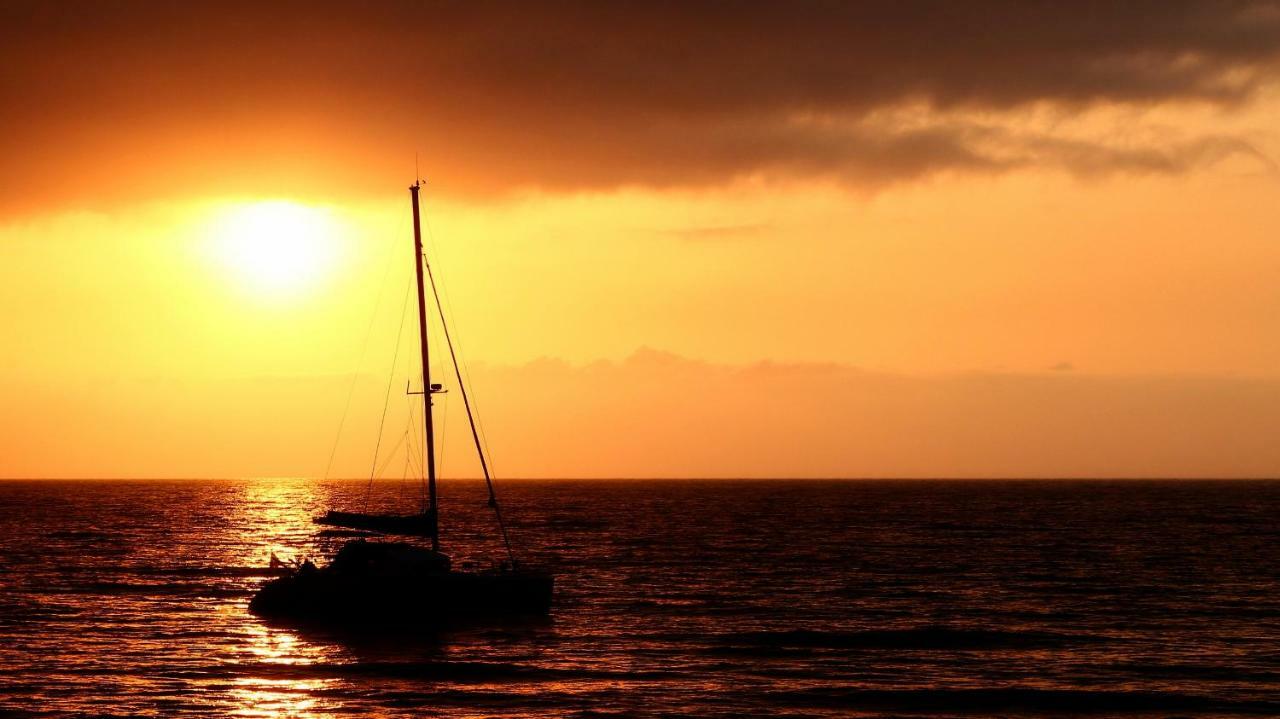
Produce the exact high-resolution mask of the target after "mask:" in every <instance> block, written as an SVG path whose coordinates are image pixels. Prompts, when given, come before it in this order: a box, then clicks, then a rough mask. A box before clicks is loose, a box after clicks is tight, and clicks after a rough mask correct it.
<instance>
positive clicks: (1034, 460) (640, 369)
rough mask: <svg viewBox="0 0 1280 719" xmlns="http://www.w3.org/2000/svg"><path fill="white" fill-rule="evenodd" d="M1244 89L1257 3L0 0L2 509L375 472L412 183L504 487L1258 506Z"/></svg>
mask: <svg viewBox="0 0 1280 719" xmlns="http://www.w3.org/2000/svg"><path fill="white" fill-rule="evenodd" d="M1277 79H1280V4H1277V3H1274V2H1150V3H1143V2H1139V3H1126V4H1123V5H1120V4H1116V3H1089V2H1085V3H1045V4H1040V3H1026V2H976V3H910V2H907V3H903V2H885V3H878V2H864V3H843V4H841V3H816V2H815V3H750V2H747V3H733V4H722V3H711V2H707V3H646V4H635V5H627V6H619V5H603V4H593V3H539V4H536V5H535V4H533V3H527V4H525V3H498V4H468V3H433V2H382V3H373V4H371V7H369V8H365V7H361V8H359V9H358V10H357V9H355V8H354V6H348V5H347V4H340V3H326V2H309V3H272V4H270V5H269V7H261V6H260V4H259V3H247V2H246V3H237V2H228V3H187V4H172V3H159V2H94V3H73V4H70V5H67V4H55V3H44V2H7V3H4V4H3V5H2V6H0V107H3V111H2V112H0V158H3V166H2V168H3V172H0V313H2V314H0V317H3V324H0V347H3V350H2V351H0V397H3V400H4V402H3V407H4V412H3V414H0V432H2V433H3V436H4V437H5V451H4V452H3V453H2V454H0V477H100V476H101V477H130V476H143V477H213V476H218V477H221V476H286V475H287V476H324V475H326V474H328V475H330V476H368V474H369V472H370V465H371V464H373V463H374V462H373V453H374V445H375V439H374V437H375V435H376V431H377V425H378V420H379V417H380V415H381V412H382V408H383V403H384V399H385V398H386V397H387V396H388V390H387V388H388V386H390V387H391V391H390V403H389V404H388V414H387V422H386V427H388V428H389V429H387V430H386V432H385V433H384V445H383V447H382V449H381V451H380V454H379V457H378V459H377V462H376V463H377V465H379V467H378V469H377V472H378V474H379V476H385V477H389V478H397V477H400V476H402V474H403V473H404V472H405V471H407V470H406V469H405V467H404V463H405V461H406V456H407V453H406V448H407V447H411V446H412V441H413V440H412V437H409V438H407V439H406V438H405V436H404V429H405V427H406V426H412V423H411V417H410V416H409V414H408V413H409V408H410V398H406V397H405V396H404V394H403V392H404V386H405V383H406V382H407V381H410V379H411V375H412V374H413V372H412V368H411V363H410V361H409V360H410V359H411V357H412V354H413V352H412V347H413V342H414V337H413V335H412V333H411V331H412V329H413V326H412V324H411V323H409V322H405V323H403V325H402V322H401V320H402V317H403V315H402V308H403V306H404V301H405V297H406V290H407V288H408V287H409V283H410V281H411V278H412V265H411V254H412V250H411V247H412V244H411V242H412V235H411V230H410V221H409V213H408V193H407V191H406V189H405V188H406V187H407V185H408V184H409V183H410V182H412V180H413V179H414V176H415V157H416V162H417V167H418V172H420V173H421V175H422V176H423V177H424V178H425V180H426V183H427V186H426V190H425V191H424V199H425V217H426V220H427V223H428V230H429V232H428V236H427V251H428V253H429V255H430V257H431V260H432V264H433V267H434V268H435V269H436V271H437V273H438V274H439V276H440V279H441V280H443V282H444V285H445V289H446V290H447V298H446V300H447V301H446V309H447V310H448V311H449V312H450V314H451V316H452V318H453V320H454V321H455V328H456V331H457V333H458V337H457V338H458V339H459V340H460V341H461V345H462V350H463V354H464V356H465V358H466V360H467V363H468V366H469V368H470V374H471V380H472V385H473V388H474V392H475V396H476V400H477V401H478V404H479V406H480V410H481V417H482V420H483V422H484V425H485V430H486V434H487V437H488V440H489V444H490V448H491V450H492V452H493V456H494V462H495V466H496V469H497V471H498V473H499V476H507V477H526V476H527V477H650V476H672V477H686V476H688V477H737V476H753V477H754V476H768V477H806V476H822V477H833V476H841V477H843V476H907V477H921V476H965V477H981V476H1053V477H1057V476H1180V477H1181V476H1212V477H1218V476H1274V475H1275V474H1276V473H1277V472H1280V448H1278V447H1280V443H1276V442H1274V441H1273V436H1272V435H1273V434H1274V432H1273V428H1274V427H1275V426H1277V422H1278V421H1280V332H1277V321H1276V318H1277V317H1280V281H1278V280H1280V242H1278V241H1277V238H1280V192H1278V191H1280V169H1278V167H1277V164H1276V160H1277V158H1280V136H1278V135H1277V131H1276V118H1277V117H1280V84H1278V83H1277ZM410 313H412V307H411V306H410ZM402 326H403V327H404V328H405V332H406V334H404V335H403V338H402V340H401V341H402V346H401V349H400V354H399V355H398V356H396V357H395V359H394V360H393V356H394V355H395V347H396V343H397V337H398V336H400V328H401V327H402ZM441 369H443V368H438V369H437V370H433V372H439V371H440V370H441ZM389 378H390V379H391V382H390V384H388V379H389ZM435 379H436V380H437V381H438V380H439V379H442V378H441V377H440V375H436V377H435ZM443 379H445V380H446V381H447V382H448V383H449V384H453V383H452V382H450V381H449V380H451V379H452V378H443ZM412 382H413V383H414V384H417V383H418V382H420V379H419V378H417V377H416V376H414V377H413V378H412ZM348 397H350V400H349V402H348ZM458 404H459V402H458V401H457V397H456V396H453V395H450V396H449V398H448V400H447V405H448V406H444V404H442V406H441V407H440V410H441V415H442V418H441V419H442V422H443V423H444V424H445V432H444V433H445V435H446V439H445V443H446V445H447V447H446V449H447V452H446V458H445V473H446V475H449V476H458V475H471V474H474V473H475V471H476V470H475V467H474V466H473V464H472V463H469V462H468V461H466V459H465V450H466V446H465V442H466V439H467V438H466V436H465V434H464V432H465V425H464V421H465V420H464V419H463V418H462V417H461V416H460V415H459V414H458V409H459V407H458ZM348 407H349V409H348ZM344 416H345V420H344V419H343V418H344ZM340 423H341V426H342V432H341V433H339V431H338V430H339V424H340ZM335 437H338V441H337V450H336V451H334V446H335ZM397 441H399V442H400V444H399V445H397V444H396V443H397ZM389 445H390V446H389ZM331 454H332V456H333V461H332V462H330V456H331ZM408 454H412V453H411V452H410V453H408Z"/></svg>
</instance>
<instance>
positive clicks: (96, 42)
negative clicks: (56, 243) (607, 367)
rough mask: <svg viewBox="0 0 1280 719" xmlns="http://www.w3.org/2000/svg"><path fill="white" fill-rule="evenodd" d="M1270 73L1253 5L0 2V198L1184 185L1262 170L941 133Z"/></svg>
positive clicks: (1202, 89) (1213, 154) (1221, 99)
mask: <svg viewBox="0 0 1280 719" xmlns="http://www.w3.org/2000/svg"><path fill="white" fill-rule="evenodd" d="M1278 57H1280V3H1276V2H1263V1H1254V2H1248V1H1244V0H1240V1H1235V2H1233V1H1230V0H1213V1H1206V2H1176V1H1163V2H1127V3H1114V2H1074V3H1061V2H1024V1H1014V0H1008V1H993V2H969V3H955V2H787V3H779V2H760V3H752V2H647V3H585V2H584V3H558V2H550V3H462V2H459V3H444V2H441V3H435V2H409V1H407V0H404V1H399V2H383V3H371V4H356V3H326V2H308V3H245V2H220V3H168V2H164V3H161V2H110V1H104V2H81V3H46V2H21V1H16V2H15V1H10V2H6V3H5V4H3V5H2V6H0V106H3V108H4V110H3V114H2V115H0V156H3V157H5V167H4V170H5V171H4V173H3V178H2V179H0V183H2V184H0V203H2V204H3V205H5V206H9V207H13V206H15V205H19V204H43V203H47V202H50V201H51V200H52V198H57V197H62V198H64V199H68V200H82V201H83V200H90V201H91V200H94V199H97V200H100V201H109V200H112V199H118V198H122V197H131V198H136V197H139V196H147V195H153V194H158V193H171V192H174V191H175V189H181V188H184V187H191V186H198V187H199V188H200V189H202V190H204V191H228V192H236V191H242V192H255V193H260V192H268V191H272V190H273V188H274V189H278V190H280V191H325V190H326V189H327V190H333V189H335V188H339V187H340V189H341V190H343V191H349V190H351V189H364V190H367V189H370V188H372V187H378V186H381V185H383V184H385V183H386V182H387V181H388V180H387V177H388V175H394V176H395V177H402V176H404V175H406V174H408V168H409V167H410V166H409V159H411V155H412V153H413V152H414V150H418V151H420V152H421V153H422V156H423V158H424V163H425V165H426V166H427V167H428V168H430V169H431V170H432V172H433V173H434V174H435V175H436V176H437V177H438V178H440V181H441V184H442V185H443V187H444V189H445V190H452V191H456V192H480V193H489V192H497V191H503V190H508V189H511V188H518V187H526V186H538V187H544V188H551V189H579V188H599V187H614V186H619V185H628V184H641V185H651V186H690V185H705V184H710V183H719V182H723V181H725V180H727V179H730V178H733V177H739V176H743V175H752V174H761V175H766V176H778V177H791V176H802V177H803V176H812V175H831V176H834V177H836V178H837V179H840V180H844V181H849V182H855V183H867V184H877V183H883V182H886V181H897V180H904V179H911V178H914V177H919V176H922V175H927V174H930V173H933V172H937V171H940V170H964V171H974V170H977V171H999V170H1003V169H1007V168H1017V167H1023V166H1026V165H1029V164H1034V165H1052V166H1061V167H1065V168H1067V169H1069V170H1072V171H1077V172H1083V173H1086V174H1089V173H1096V172H1105V171H1111V170H1113V169H1120V170H1137V171H1146V172H1177V171H1181V170H1184V169H1186V168H1188V167H1194V166H1198V165H1200V164H1203V163H1205V162H1211V161H1213V160H1215V159H1220V158H1221V157H1223V156H1226V155H1231V154H1236V153H1243V154H1246V155H1247V154H1256V150H1253V149H1252V148H1251V147H1249V146H1248V145H1247V144H1244V143H1243V142H1242V141H1241V140H1239V139H1235V138H1208V139H1206V138H1195V137H1187V138H1184V139H1182V140H1180V141H1179V142H1180V143H1181V144H1176V145H1175V144H1169V145H1152V146H1147V147H1136V148H1134V147H1115V146H1113V145H1111V144H1110V143H1108V142H1107V141H1105V140H1103V139H1098V140H1079V139H1077V140H1072V141H1067V140H1063V139H1061V138H1057V137H1022V136H1018V135H1017V134H1016V133H1013V132H1012V131H1010V130H1008V129H1002V128H998V127H997V128H994V129H993V128H987V129H985V130H983V129H981V128H979V129H975V128H972V127H966V126H965V125H964V122H963V121H961V120H958V119H957V118H958V117H961V116H963V115H964V114H965V113H972V112H980V113H987V114H990V113H993V112H995V113H1000V112H1006V111H1010V110H1014V109H1017V108H1020V107H1023V106H1028V105H1031V104H1046V103H1047V104H1049V105H1053V106H1057V107H1062V108H1074V107H1087V106H1090V105H1093V104H1097V103H1118V104H1127V105H1138V106H1145V105H1149V104H1153V103H1163V102H1171V101H1178V102H1181V101H1195V102H1207V103H1217V104H1221V105H1231V104H1235V103H1240V102H1243V101H1245V100H1247V99H1248V98H1250V97H1251V96H1252V95H1253V93H1254V92H1255V91H1256V90H1257V88H1258V87H1260V86H1261V85H1262V84H1264V83H1267V82H1269V81H1271V80H1272V79H1273V78H1274V77H1275V75H1276V69H1277V58H1278ZM904 105H912V106H917V107H919V108H922V109H921V110H920V113H921V116H920V118H918V120H919V121H918V122H917V123H915V126H913V127H912V128H910V129H897V128H894V127H890V126H887V125H886V124H885V123H883V122H879V123H878V122H876V121H875V120H874V118H875V117H876V116H877V113H879V112H881V111H883V110H885V109H886V108H895V107H901V106H904ZM993 134H994V135H996V136H998V137H997V138H996V140H995V141H993V140H992V139H991V138H992V135H993ZM993 145H995V147H994V148H993Z"/></svg>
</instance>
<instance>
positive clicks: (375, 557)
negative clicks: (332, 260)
mask: <svg viewBox="0 0 1280 719" xmlns="http://www.w3.org/2000/svg"><path fill="white" fill-rule="evenodd" d="M420 188H421V185H420V184H419V183H416V182H415V183H414V184H413V186H412V187H410V188H409V193H410V196H411V199H412V205H413V252H414V255H413V257H414V267H415V271H416V276H417V286H418V337H419V342H420V345H419V346H420V348H421V350H422V353H421V354H422V357H421V359H422V382H423V391H422V392H421V393H420V394H421V395H422V402H423V421H424V429H425V437H424V439H425V441H424V442H423V444H424V445H425V454H426V483H427V504H426V507H425V508H424V509H423V511H422V512H419V513H417V514H370V513H365V512H341V511H332V510H331V511H329V512H327V513H326V514H324V515H323V516H321V517H317V518H316V520H315V521H316V522H317V523H318V524H326V525H331V526H338V527H346V528H350V529H359V530H365V531H370V532H376V533H378V534H392V535H401V536H411V537H423V538H427V539H430V542H431V546H430V549H428V548H426V547H422V546H419V545H416V544H412V543H408V542H391V541H382V540H372V541H366V540H365V539H356V540H352V541H349V542H347V543H346V544H345V545H343V547H342V548H341V549H340V550H339V551H338V553H337V554H336V555H335V556H334V558H333V561H332V562H330V564H328V565H327V566H324V567H316V566H314V565H312V564H311V563H310V562H304V563H303V564H301V565H299V566H297V567H295V568H292V569H289V570H287V571H286V572H285V573H284V575H283V576H280V577H278V578H276V579H273V580H271V581H269V582H267V583H266V584H264V585H263V586H262V588H261V589H259V590H258V593H257V594H256V595H254V597H253V599H252V600H251V601H250V603H249V608H250V610H251V611H253V612H255V613H257V614H259V615H262V616H269V617H276V618H285V619H297V620H306V621H318V622H324V623H342V624H352V623H358V624H363V623H370V622H386V621H390V622H394V623H402V622H405V621H411V622H413V623H427V624H431V623H445V622H449V621H453V620H456V619H465V620H468V621H475V620H483V619H486V618H499V617H505V616H519V615H539V614H546V613H548V612H549V611H550V608H551V590H552V584H553V578H552V576H551V575H550V574H548V573H546V572H542V571H538V570H535V569H529V568H525V567H522V566H521V565H520V564H519V563H518V562H517V561H516V559H515V556H514V554H513V553H512V550H511V542H510V539H509V538H508V536H507V529H506V525H505V523H504V522H503V520H502V513H501V510H500V508H499V506H498V500H497V496H496V494H495V493H494V489H493V480H492V478H491V477H490V474H489V465H488V462H487V461H486V459H485V453H484V449H483V447H482V444H481V442H480V435H479V432H478V431H477V429H476V423H475V418H474V417H473V415H472V412H471V403H470V400H469V399H468V398H467V391H466V385H465V384H464V383H463V381H462V373H461V371H460V369H459V367H458V360H457V356H456V354H455V353H454V350H453V341H452V339H450V337H449V330H448V326H447V325H446V323H445V321H444V310H443V308H442V307H441V306H440V297H439V293H438V292H437V291H436V286H435V278H434V277H433V276H432V274H431V266H430V264H428V263H427V261H426V256H425V255H424V253H423V250H422V230H421V224H420V219H419V209H418V192H419V189H420ZM424 268H425V270H426V273H425V277H424V272H423V270H424ZM428 282H429V283H430V286H431V294H432V298H433V299H434V300H435V305H436V308H437V310H438V313H439V317H440V325H441V331H442V333H443V334H444V338H445V342H446V345H447V347H448V349H449V357H450V360H451V361H452V363H453V367H454V375H455V377H457V380H458V389H459V391H460V392H461V394H462V400H463V405H464V406H465V407H466V410H467V419H468V421H469V423H470V427H471V436H472V439H473V440H474V442H475V447H476V452H477V454H478V455H479V458H480V467H481V469H482V470H483V472H484V478H485V483H486V486H487V488H488V490H489V506H490V507H492V508H493V510H494V513H495V515H496V518H497V522H498V528H499V530H500V531H501V533H502V541H503V545H504V547H505V549H506V552H507V561H505V562H502V563H501V564H499V565H498V566H496V567H495V568H493V569H491V570H487V571H474V572H464V571H456V570H454V569H453V568H452V566H451V562H450V560H449V557H448V556H446V555H445V554H443V553H441V552H440V525H439V514H438V512H437V501H436V452H435V427H434V425H433V421H432V410H431V408H432V402H431V396H432V395H434V394H439V393H442V392H444V391H446V390H444V389H443V387H442V386H441V385H440V384H433V383H432V382H431V368H430V345H429V343H428V341H427V294H426V288H427V283H428Z"/></svg>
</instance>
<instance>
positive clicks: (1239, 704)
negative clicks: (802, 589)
mask: <svg viewBox="0 0 1280 719" xmlns="http://www.w3.org/2000/svg"><path fill="white" fill-rule="evenodd" d="M764 697H765V698H766V699H768V700H769V701H770V702H772V703H775V704H783V705H788V706H801V707H806V708H826V709H856V708H863V709H875V710H881V711H883V710H896V711H913V712H916V711H944V710H945V711H948V712H953V713H954V712H959V713H969V712H975V713H989V712H1022V711H1029V712H1054V713H1058V714H1114V713H1115V712H1165V711H1177V712H1192V711H1194V712H1232V713H1237V714H1258V715H1267V716H1275V715H1276V714H1278V713H1280V703H1278V702H1273V701H1263V700H1248V699H1214V698H1209V697H1204V696H1200V695H1196V694H1185V693H1179V692H1151V691H1105V690H1089V689H1035V688H1029V687H1006V688H999V689H861V688H841V689H799V690H787V691H775V692H767V693H765V694H764Z"/></svg>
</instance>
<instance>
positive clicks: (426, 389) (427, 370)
mask: <svg viewBox="0 0 1280 719" xmlns="http://www.w3.org/2000/svg"><path fill="white" fill-rule="evenodd" d="M421 186H422V185H421V183H420V182H416V181H415V182H414V183H413V185H412V186H410V187H409V195H410V196H411V197H412V199H413V269H414V270H415V271H416V272H417V275H418V338H419V340H420V342H419V344H420V346H421V347H422V417H423V421H424V422H425V424H426V441H425V442H424V444H426V445H427V502H428V504H427V526H428V527H429V531H430V533H431V550H432V551H435V552H438V551H440V524H439V519H438V517H437V514H436V436H435V428H434V427H433V426H432V422H431V395H432V393H433V392H434V391H435V390H434V388H433V387H432V385H431V361H430V359H431V355H430V352H429V350H428V348H427V295H426V288H425V287H424V286H423V281H422V262H423V253H422V227H421V224H420V221H419V219H418V189H419V188H420V187H421Z"/></svg>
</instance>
